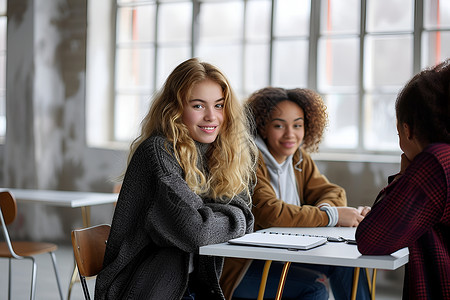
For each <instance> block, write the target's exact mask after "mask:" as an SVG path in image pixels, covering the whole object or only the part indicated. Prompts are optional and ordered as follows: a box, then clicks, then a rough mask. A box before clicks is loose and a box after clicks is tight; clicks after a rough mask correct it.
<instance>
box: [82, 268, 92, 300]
mask: <svg viewBox="0 0 450 300" xmlns="http://www.w3.org/2000/svg"><path fill="white" fill-rule="evenodd" d="M79 276H80V282H81V287H82V288H83V293H84V299H86V300H91V297H90V296H89V289H88V286H87V283H86V278H84V276H81V274H79Z"/></svg>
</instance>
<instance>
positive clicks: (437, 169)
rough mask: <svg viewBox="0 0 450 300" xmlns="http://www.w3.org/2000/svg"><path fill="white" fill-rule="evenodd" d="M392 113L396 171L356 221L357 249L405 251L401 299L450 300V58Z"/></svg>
mask: <svg viewBox="0 0 450 300" xmlns="http://www.w3.org/2000/svg"><path fill="white" fill-rule="evenodd" d="M395 109H396V116H397V131H398V135H399V143H400V148H401V149H402V151H403V154H402V156H401V168H400V173H398V174H397V175H394V176H391V177H390V178H389V185H388V186H387V187H385V188H384V189H383V190H382V191H381V192H380V194H379V195H378V197H377V200H376V201H375V204H374V205H373V207H372V210H371V212H370V213H369V214H368V215H367V216H366V217H365V219H364V220H363V221H362V222H361V223H360V225H359V227H358V229H357V231H356V240H357V242H358V249H359V251H360V252H361V253H362V254H373V255H383V254H390V253H392V252H395V251H397V250H399V249H401V248H404V247H408V248H409V252H410V255H409V263H408V264H407V266H406V272H405V282H404V287H403V299H450V60H448V59H447V60H446V61H445V62H443V63H441V64H439V65H437V66H435V67H433V68H431V69H427V70H424V71H422V72H420V73H419V74H417V75H416V76H414V77H413V78H412V79H411V80H410V81H409V82H408V84H407V85H406V86H405V87H404V88H403V90H402V91H401V92H400V94H399V96H398V97H397V101H396V104H395Z"/></svg>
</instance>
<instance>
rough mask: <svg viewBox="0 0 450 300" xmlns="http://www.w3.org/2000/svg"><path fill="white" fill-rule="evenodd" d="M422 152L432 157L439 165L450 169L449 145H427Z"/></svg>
mask: <svg viewBox="0 0 450 300" xmlns="http://www.w3.org/2000/svg"><path fill="white" fill-rule="evenodd" d="M423 152H424V153H427V154H428V155H432V156H434V157H435V158H436V159H437V161H438V162H439V163H440V164H442V165H445V167H447V168H450V144H446V143H433V144H430V145H428V146H427V147H426V148H425V149H424V151H423Z"/></svg>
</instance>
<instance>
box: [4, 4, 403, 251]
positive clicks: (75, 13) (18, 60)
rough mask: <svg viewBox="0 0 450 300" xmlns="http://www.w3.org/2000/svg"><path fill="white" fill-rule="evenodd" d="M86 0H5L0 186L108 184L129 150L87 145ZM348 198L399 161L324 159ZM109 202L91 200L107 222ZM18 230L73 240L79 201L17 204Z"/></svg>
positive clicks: (362, 194) (97, 216)
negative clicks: (66, 204) (3, 133)
mask: <svg viewBox="0 0 450 300" xmlns="http://www.w3.org/2000/svg"><path fill="white" fill-rule="evenodd" d="M86 10H87V4H86V0H52V1H48V0H14V1H8V15H9V17H8V49H7V51H8V52H7V55H8V63H7V73H8V74H7V107H6V112H7V122H8V123H7V132H6V141H5V144H4V145H1V146H0V164H1V169H0V187H12V188H38V189H57V190H76V191H94V192H109V191H111V190H112V188H113V182H112V181H111V179H112V178H114V177H116V176H118V175H119V174H120V173H121V172H122V171H123V168H124V167H125V161H126V153H125V152H124V151H113V150H103V149H92V148H89V147H87V145H86V133H85V132H86V131H85V129H86V128H85V105H86V104H85V86H86V81H85V78H86V63H85V62H86V47H85V46H86V28H87V27H86V26H87V20H86V15H87V12H86ZM318 165H319V168H320V169H321V171H322V172H323V173H325V174H326V175H327V176H328V178H329V179H330V181H332V182H335V183H337V184H340V185H341V186H343V187H345V188H346V190H347V195H348V198H349V205H351V206H357V205H371V204H372V203H373V201H374V199H375V197H376V195H377V193H378V191H379V190H380V189H381V188H382V187H384V185H385V184H386V177H387V176H388V175H390V174H393V173H395V172H396V171H397V170H398V168H399V166H398V164H392V163H390V164H387V163H364V162H332V161H319V162H318ZM113 209H114V208H113V206H112V205H102V206H97V207H93V208H92V223H93V224H99V223H109V222H110V220H111V217H112V213H113ZM19 210H20V215H19V217H18V219H17V220H16V222H15V224H14V226H13V227H12V231H13V234H14V235H15V236H17V237H31V238H33V239H36V240H54V241H66V242H68V241H69V240H70V230H71V229H72V228H74V227H79V226H81V223H82V221H81V215H80V214H81V212H80V210H79V209H70V208H67V209H66V208H55V207H45V206H39V205H32V204H27V205H24V204H20V205H19Z"/></svg>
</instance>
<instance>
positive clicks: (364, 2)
mask: <svg viewBox="0 0 450 300" xmlns="http://www.w3.org/2000/svg"><path fill="white" fill-rule="evenodd" d="M366 6H367V0H361V13H360V25H359V26H360V30H359V31H360V33H359V53H360V54H359V89H358V90H359V95H358V97H359V112H358V128H359V130H358V146H357V150H358V151H362V150H364V148H365V147H364V119H365V116H364V111H365V101H364V97H365V95H366V89H365V86H364V56H365V52H364V50H365V38H366V34H367V31H366V18H367V16H366Z"/></svg>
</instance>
